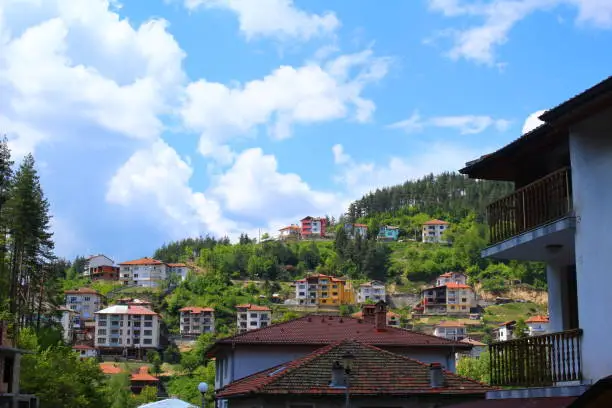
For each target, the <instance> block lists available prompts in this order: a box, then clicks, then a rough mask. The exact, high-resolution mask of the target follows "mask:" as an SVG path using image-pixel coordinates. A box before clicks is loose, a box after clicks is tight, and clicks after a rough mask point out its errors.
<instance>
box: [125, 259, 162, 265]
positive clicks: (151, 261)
mask: <svg viewBox="0 0 612 408" xmlns="http://www.w3.org/2000/svg"><path fill="white" fill-rule="evenodd" d="M163 264H164V263H163V262H162V261H158V260H157V259H153V258H140V259H135V260H133V261H126V262H121V263H120V264H119V265H163Z"/></svg>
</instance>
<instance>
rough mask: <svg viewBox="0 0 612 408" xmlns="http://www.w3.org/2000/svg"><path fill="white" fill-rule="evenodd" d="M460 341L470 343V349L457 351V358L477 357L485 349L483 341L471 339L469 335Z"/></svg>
mask: <svg viewBox="0 0 612 408" xmlns="http://www.w3.org/2000/svg"><path fill="white" fill-rule="evenodd" d="M461 342H462V343H467V344H470V345H472V349H471V350H470V351H469V352H467V353H466V352H463V353H457V354H458V355H457V359H459V358H460V357H462V356H465V357H472V358H478V357H480V355H481V354H482V353H483V352H484V351H486V350H487V345H486V344H485V343H483V342H480V341H478V340H475V339H472V338H470V337H465V338H464V339H462V340H461Z"/></svg>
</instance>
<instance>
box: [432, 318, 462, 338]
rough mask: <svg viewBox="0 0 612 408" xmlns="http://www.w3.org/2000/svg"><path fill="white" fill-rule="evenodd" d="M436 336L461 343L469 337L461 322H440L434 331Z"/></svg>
mask: <svg viewBox="0 0 612 408" xmlns="http://www.w3.org/2000/svg"><path fill="white" fill-rule="evenodd" d="M434 336H436V337H442V338H445V339H448V340H456V341H461V340H463V339H464V338H465V337H466V336H467V330H466V328H465V324H463V323H461V322H450V321H449V322H440V323H439V324H437V325H436V327H435V329H434Z"/></svg>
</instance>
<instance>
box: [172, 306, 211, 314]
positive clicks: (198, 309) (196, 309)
mask: <svg viewBox="0 0 612 408" xmlns="http://www.w3.org/2000/svg"><path fill="white" fill-rule="evenodd" d="M214 311H215V309H213V308H212V307H196V306H187V307H184V308H182V309H179V312H190V313H193V314H198V313H202V312H214Z"/></svg>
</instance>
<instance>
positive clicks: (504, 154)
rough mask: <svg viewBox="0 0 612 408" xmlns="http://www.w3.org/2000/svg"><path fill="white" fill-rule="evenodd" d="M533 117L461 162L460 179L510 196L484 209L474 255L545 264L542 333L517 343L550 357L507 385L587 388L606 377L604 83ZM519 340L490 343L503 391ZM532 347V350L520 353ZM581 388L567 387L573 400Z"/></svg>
mask: <svg viewBox="0 0 612 408" xmlns="http://www.w3.org/2000/svg"><path fill="white" fill-rule="evenodd" d="M539 119H540V120H541V125H540V126H539V127H537V128H535V129H533V130H531V131H530V132H528V133H526V134H524V135H522V136H521V137H519V138H518V139H516V140H514V141H513V142H511V143H510V144H508V145H506V146H504V147H502V148H500V149H499V150H497V151H495V152H493V153H491V154H488V155H485V156H482V157H480V158H479V159H476V160H474V161H472V162H469V163H467V164H466V167H465V168H464V169H462V170H461V173H463V174H466V175H468V176H469V177H470V178H477V179H484V180H496V181H509V182H513V183H514V187H515V191H514V192H513V193H511V194H510V195H508V196H506V197H502V198H500V199H499V200H497V201H495V202H493V203H491V204H489V206H488V207H487V214H488V216H487V217H488V220H487V222H488V224H489V236H490V242H489V246H488V247H487V248H485V249H484V250H483V251H482V256H484V257H487V258H492V259H502V260H521V261H535V262H543V263H546V273H547V283H548V314H549V318H550V321H549V331H550V333H547V334H544V335H540V336H533V337H528V338H526V339H521V340H520V342H521V344H522V347H523V349H524V350H527V351H526V352H527V353H528V354H527V356H526V357H525V356H523V357H522V358H524V359H525V358H526V359H529V358H535V357H537V356H539V354H532V353H536V352H537V350H542V349H545V350H549V351H548V352H549V354H548V355H549V357H548V360H547V359H546V358H542V359H541V361H540V364H538V365H537V366H535V365H534V366H529V367H525V369H524V373H525V375H524V376H522V377H519V378H516V379H513V381H512V382H513V383H512V385H513V386H524V387H537V386H540V387H541V386H548V385H554V384H558V383H560V382H565V383H567V382H568V381H573V382H574V383H575V384H580V385H585V384H591V383H595V382H596V381H598V380H600V379H602V378H604V377H606V376H608V375H610V374H611V373H612V366H611V365H610V362H611V361H612V349H611V348H610V347H609V344H608V343H609V333H610V332H611V331H612V320H610V319H609V316H610V315H611V312H612V307H611V306H610V304H608V303H607V302H603V301H602V299H606V298H607V296H608V289H609V287H610V286H612V274H610V272H609V265H610V264H611V263H612V251H610V245H609V240H608V239H607V238H608V232H609V230H610V226H611V225H612V213H610V211H608V207H607V206H608V203H610V202H612V185H611V184H610V182H609V179H610V174H612V139H611V138H610V133H611V132H612V77H610V78H608V79H606V80H604V81H602V82H601V83H599V84H597V85H595V86H594V87H592V88H590V89H588V90H586V91H584V92H582V93H580V94H578V95H576V96H574V97H572V98H571V99H569V100H568V101H566V102H563V103H562V104H560V105H558V106H556V107H554V108H552V109H550V110H548V111H546V112H545V113H543V114H542V115H541V116H540V117H539ZM535 339H537V340H535ZM517 341H518V340H513V343H511V344H510V343H505V342H501V343H497V344H493V345H492V346H491V350H490V351H491V364H492V373H494V374H493V376H492V379H491V380H492V382H493V383H494V384H498V385H506V384H507V381H508V378H509V377H506V374H507V373H508V372H509V371H508V370H509V368H504V367H506V366H504V364H506V362H507V359H506V357H502V356H505V355H506V354H504V352H505V351H506V350H509V348H510V347H517ZM535 341H538V343H537V344H539V345H540V346H538V347H539V348H538V349H537V350H536V348H528V346H527V345H529V344H535V343H534V342H535ZM562 350H563V351H562ZM502 360H503V361H502ZM547 361H548V362H547ZM512 366H514V365H513V364H510V365H509V366H508V367H512ZM532 367H533V368H532ZM496 370H498V371H496ZM552 388H554V387H552ZM583 389H584V387H581V386H576V387H575V388H574V390H575V392H576V393H580V392H581V391H582V390H583ZM529 392H530V388H527V389H526V390H525V393H529Z"/></svg>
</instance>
